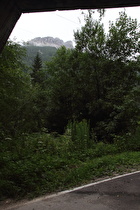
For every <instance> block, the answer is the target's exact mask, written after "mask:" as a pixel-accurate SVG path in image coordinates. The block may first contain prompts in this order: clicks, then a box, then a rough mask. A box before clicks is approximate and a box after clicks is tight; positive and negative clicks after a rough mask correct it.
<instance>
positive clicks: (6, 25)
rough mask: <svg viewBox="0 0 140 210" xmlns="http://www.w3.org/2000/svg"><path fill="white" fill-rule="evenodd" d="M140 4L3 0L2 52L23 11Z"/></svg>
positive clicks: (130, 0) (137, 0)
mask: <svg viewBox="0 0 140 210" xmlns="http://www.w3.org/2000/svg"><path fill="white" fill-rule="evenodd" d="M131 6H140V0H113V1H112V0H1V1H0V52H1V51H2V49H3V47H4V45H5V43H6V41H7V39H8V38H9V36H10V34H11V32H12V30H13V28H14V26H15V24H16V22H17V20H18V19H19V18H20V15H21V14H22V13H29V12H43V11H55V10H73V9H99V8H116V7H131Z"/></svg>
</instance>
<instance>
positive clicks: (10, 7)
mask: <svg viewBox="0 0 140 210" xmlns="http://www.w3.org/2000/svg"><path fill="white" fill-rule="evenodd" d="M20 15H21V11H20V10H19V9H18V6H17V5H16V3H15V1H14V0H1V1H0V53H1V51H2V49H3V47H4V45H5V43H6V41H7V39H8V38H9V36H10V34H11V32H12V30H13V28H14V26H15V24H16V22H17V20H18V19H19V17H20Z"/></svg>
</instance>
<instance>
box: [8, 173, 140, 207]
mask: <svg viewBox="0 0 140 210" xmlns="http://www.w3.org/2000/svg"><path fill="white" fill-rule="evenodd" d="M8 209H10V210H140V171H139V172H134V173H131V174H127V175H122V176H118V177H114V178H112V179H107V180H104V181H100V182H96V183H93V184H89V185H86V186H83V187H80V188H76V189H74V190H71V191H65V192H62V193H59V194H56V195H52V196H48V197H44V198H40V199H36V200H33V201H30V202H28V203H24V204H22V205H21V206H17V207H10V208H8Z"/></svg>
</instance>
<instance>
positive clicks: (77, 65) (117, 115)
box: [47, 11, 140, 142]
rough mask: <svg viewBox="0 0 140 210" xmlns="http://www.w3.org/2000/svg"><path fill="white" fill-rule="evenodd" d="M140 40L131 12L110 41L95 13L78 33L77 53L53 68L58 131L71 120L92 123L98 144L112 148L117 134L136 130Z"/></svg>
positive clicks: (114, 27)
mask: <svg viewBox="0 0 140 210" xmlns="http://www.w3.org/2000/svg"><path fill="white" fill-rule="evenodd" d="M124 23H125V25H124V28H125V29H124V28H123V26H121V24H124ZM114 34H115V35H114ZM138 35H139V28H138V25H137V23H136V21H134V20H133V19H131V18H128V17H127V15H126V14H125V12H124V13H121V14H120V17H119V18H118V19H117V21H116V23H115V24H113V23H112V24H111V25H110V29H109V34H108V35H106V34H105V32H104V28H103V25H102V24H101V19H99V21H97V20H94V19H93V18H92V12H91V11H89V14H88V15H87V16H85V26H83V27H82V28H81V30H78V31H77V32H75V41H76V47H75V49H74V50H71V51H69V50H66V49H65V48H61V49H60V50H59V51H58V53H57V55H56V57H54V58H53V59H52V61H51V62H49V63H48V64H47V69H48V72H49V84H50V92H49V100H50V104H49V106H48V109H49V110H50V112H48V119H51V120H52V122H55V126H54V128H55V129H56V130H57V128H58V127H59V126H60V125H61V128H62V127H63V128H64V126H65V124H66V122H67V121H68V119H76V120H79V121H80V120H82V119H88V120H90V126H91V129H93V130H94V132H95V133H96V136H97V139H98V140H105V141H110V142H111V141H112V139H113V135H114V134H115V135H122V134H123V133H126V132H131V131H133V130H134V128H135V127H136V122H137V116H138V111H139V110H138V103H137V96H138V94H137V93H138V91H136V89H137V90H138V88H137V87H138V86H137V75H138V72H139V67H140V66H139V64H138V58H137V56H136V55H137V54H136V53H137V52H139V48H138V46H139V40H138ZM120 37H121V38H120ZM116 40H118V41H117V42H116ZM123 45H124V48H123ZM134 107H135V110H134ZM55 116H56V118H55ZM61 120H62V122H64V123H62V124H61V123H60V121H61Z"/></svg>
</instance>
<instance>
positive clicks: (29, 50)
mask: <svg viewBox="0 0 140 210" xmlns="http://www.w3.org/2000/svg"><path fill="white" fill-rule="evenodd" d="M24 49H25V50H26V56H25V57H24V63H25V64H26V65H27V66H31V65H32V64H33V61H34V58H35V56H36V54H37V53H39V54H40V57H41V59H42V62H43V63H44V62H45V61H49V60H50V59H51V58H52V57H53V56H54V55H55V53H56V51H57V49H56V48H55V47H50V46H44V47H41V46H30V45H29V46H28V45H27V46H24Z"/></svg>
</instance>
